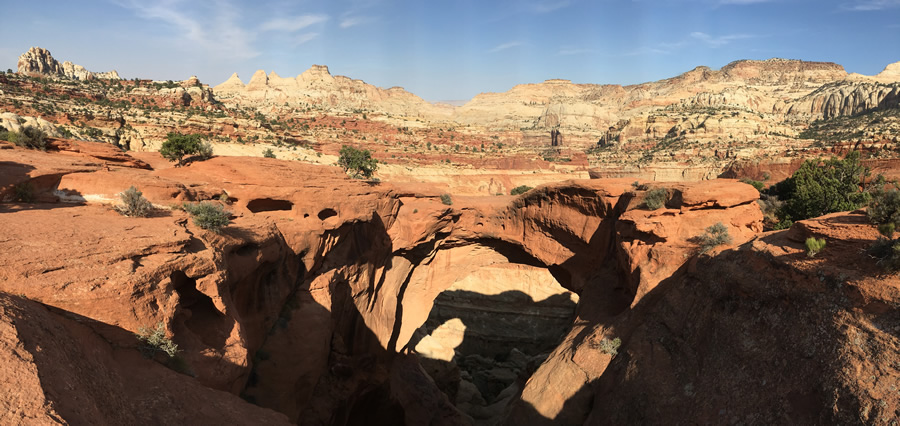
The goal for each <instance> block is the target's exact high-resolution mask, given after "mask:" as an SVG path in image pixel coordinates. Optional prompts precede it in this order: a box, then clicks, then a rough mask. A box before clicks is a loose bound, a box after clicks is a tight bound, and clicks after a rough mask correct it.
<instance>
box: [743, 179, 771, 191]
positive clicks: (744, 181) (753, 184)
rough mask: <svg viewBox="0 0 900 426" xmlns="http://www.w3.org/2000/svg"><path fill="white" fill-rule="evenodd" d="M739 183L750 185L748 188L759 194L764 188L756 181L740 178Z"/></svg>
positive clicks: (764, 185)
mask: <svg viewBox="0 0 900 426" xmlns="http://www.w3.org/2000/svg"><path fill="white" fill-rule="evenodd" d="M739 182H742V183H746V184H747V185H750V186H752V187H754V188H756V190H757V191H760V192H762V190H763V188H765V187H766V184H765V183H762V182H760V181H758V180H753V179H750V178H741V180H740V181H739Z"/></svg>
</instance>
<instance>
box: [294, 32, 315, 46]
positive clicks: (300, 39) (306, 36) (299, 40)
mask: <svg viewBox="0 0 900 426" xmlns="http://www.w3.org/2000/svg"><path fill="white" fill-rule="evenodd" d="M318 36H319V33H303V34H300V35H298V36H296V37H294V46H299V45H301V44H303V43H306V42H308V41H310V40H312V39H314V38H316V37H318Z"/></svg>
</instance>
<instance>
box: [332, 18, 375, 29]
mask: <svg viewBox="0 0 900 426" xmlns="http://www.w3.org/2000/svg"><path fill="white" fill-rule="evenodd" d="M375 20H376V18H375V17H372V16H345V17H343V18H341V22H340V24H338V26H340V27H341V28H343V29H347V28H351V27H355V26H357V25H363V24H368V23H370V22H374V21H375Z"/></svg>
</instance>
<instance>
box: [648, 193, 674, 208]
mask: <svg viewBox="0 0 900 426" xmlns="http://www.w3.org/2000/svg"><path fill="white" fill-rule="evenodd" d="M668 195H669V191H666V188H654V189H651V190H649V191H647V195H644V206H646V207H647V208H648V209H650V210H659V209H660V208H662V207H663V206H665V205H666V198H667V197H668Z"/></svg>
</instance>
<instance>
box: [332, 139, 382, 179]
mask: <svg viewBox="0 0 900 426" xmlns="http://www.w3.org/2000/svg"><path fill="white" fill-rule="evenodd" d="M338 166H341V168H342V169H344V173H348V174H350V176H352V177H353V178H354V179H360V178H366V179H368V178H371V177H372V175H373V174H375V170H377V169H378V160H376V159H374V158H372V153H371V152H369V150H368V149H356V148H354V147H352V146H347V145H344V146H343V147H342V148H341V151H340V153H339V157H338Z"/></svg>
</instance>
